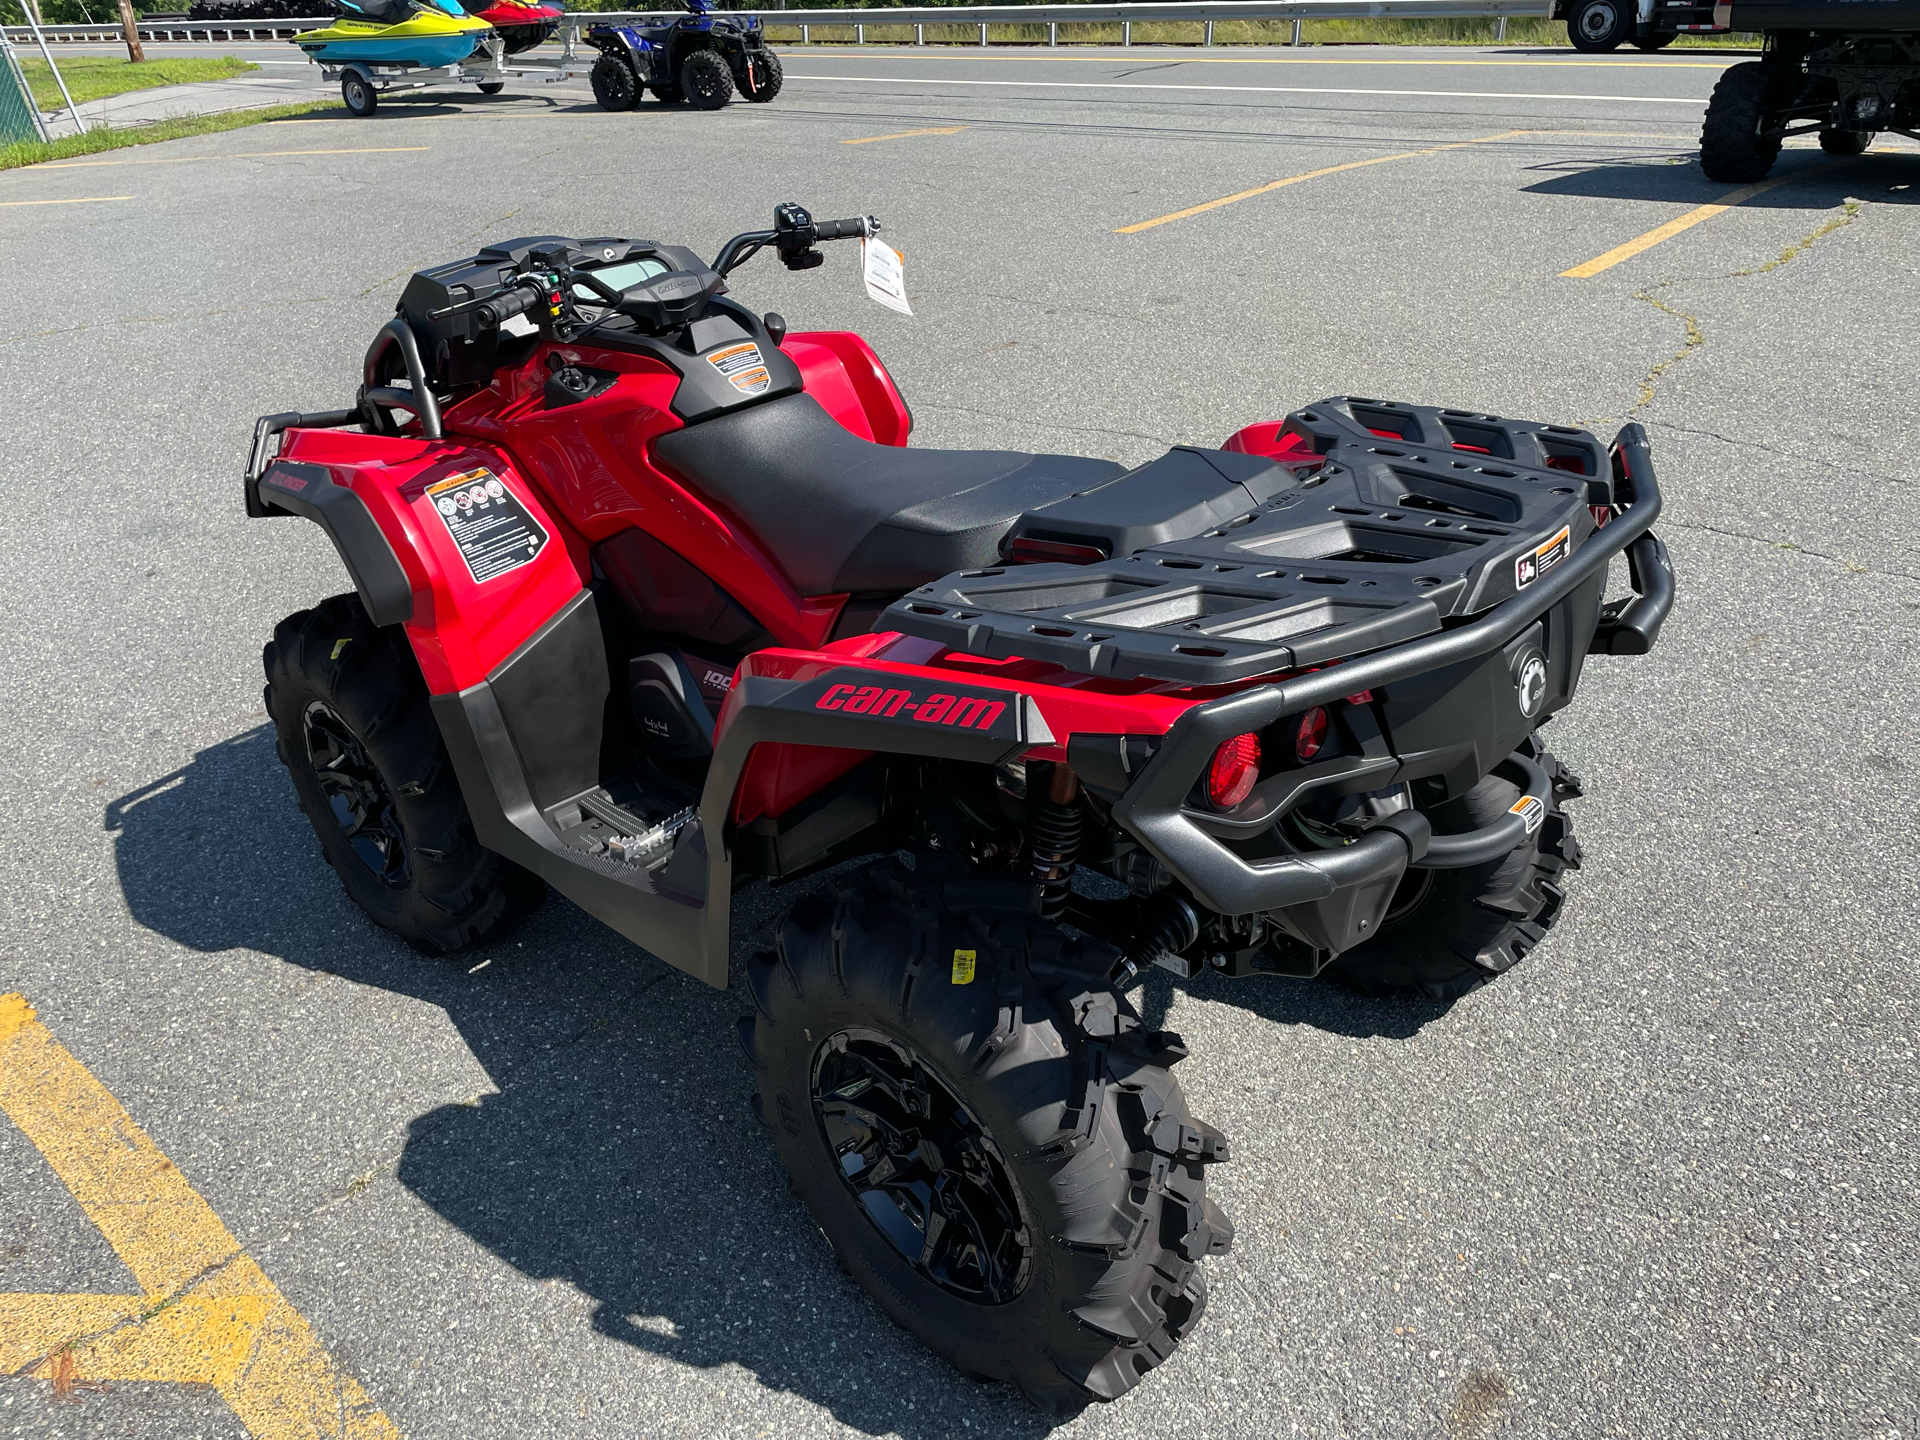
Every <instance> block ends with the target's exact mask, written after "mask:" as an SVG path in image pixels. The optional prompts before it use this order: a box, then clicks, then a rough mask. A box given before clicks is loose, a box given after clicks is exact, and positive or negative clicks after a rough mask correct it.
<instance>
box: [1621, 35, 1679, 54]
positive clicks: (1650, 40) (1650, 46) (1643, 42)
mask: <svg viewBox="0 0 1920 1440" xmlns="http://www.w3.org/2000/svg"><path fill="white" fill-rule="evenodd" d="M1679 38H1680V37H1679V35H1678V33H1677V32H1675V31H1672V30H1668V31H1664V32H1657V33H1655V34H1652V35H1642V36H1641V37H1640V38H1639V39H1637V40H1635V41H1634V42H1633V48H1634V49H1636V50H1638V51H1640V52H1641V53H1643V54H1646V55H1651V54H1653V53H1654V52H1655V51H1656V50H1664V49H1666V48H1667V46H1669V45H1671V44H1672V43H1673V42H1674V41H1675V40H1677V39H1679Z"/></svg>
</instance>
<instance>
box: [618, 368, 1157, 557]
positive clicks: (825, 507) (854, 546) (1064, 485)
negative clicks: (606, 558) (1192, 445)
mask: <svg viewBox="0 0 1920 1440" xmlns="http://www.w3.org/2000/svg"><path fill="white" fill-rule="evenodd" d="M654 450H655V452H656V453H657V454H658V455H659V457H660V459H661V460H662V461H664V462H665V463H666V464H667V465H668V466H669V467H671V468H672V469H673V471H674V472H675V473H677V474H678V475H679V476H680V477H681V478H682V479H684V480H686V481H688V482H689V483H690V484H692V485H693V486H694V487H695V488H696V489H698V490H699V491H700V492H701V493H702V494H704V495H706V496H707V497H708V498H709V499H711V500H715V501H718V502H719V503H720V504H722V505H724V506H726V508H727V509H729V510H731V511H732V512H733V513H734V515H735V516H737V517H738V518H739V519H740V520H741V521H742V522H743V523H744V524H745V525H746V526H747V528H748V529H750V530H751V531H753V533H754V535H755V536H757V537H758V538H759V540H760V543H761V544H762V545H764V546H765V547H766V550H767V552H768V553H769V554H770V555H772V556H773V558H774V560H775V562H776V563H777V564H778V565H779V566H780V569H781V570H782V572H784V573H785V575H786V577H787V579H788V581H789V582H791V584H792V585H793V588H794V589H796V590H798V591H799V592H800V593H801V594H802V595H837V594H872V593H874V592H876V591H884V592H890V593H895V594H897V593H899V592H901V591H905V590H911V589H912V588H913V587H915V586H916V585H924V584H925V583H926V582H927V581H929V580H935V579H938V578H939V577H940V576H942V575H948V574H951V573H952V572H953V571H955V570H974V569H979V568H980V567H981V566H984V565H992V564H995V563H996V562H997V561H998V560H999V558H1000V541H1001V539H1002V537H1004V536H1005V535H1006V533H1007V531H1008V530H1009V529H1010V528H1012V525H1013V522H1014V521H1015V520H1017V519H1019V518H1020V515H1021V513H1022V512H1023V511H1027V510H1032V509H1036V508H1037V507H1039V506H1042V505H1047V504H1051V503H1052V502H1053V501H1056V500H1063V499H1065V498H1066V497H1067V496H1069V495H1072V494H1074V493H1075V492H1077V491H1080V490H1085V489H1087V488H1088V487H1089V486H1093V485H1098V484H1101V483H1102V482H1104V481H1107V480H1111V479H1112V478H1113V477H1114V476H1116V475H1118V474H1120V473H1121V467H1120V466H1119V465H1117V464H1115V463H1114V462H1112V461H1110V460H1088V459H1083V458H1081V457H1079V456H1075V455H1022V454H1019V453H1017V452H1015V451H1012V450H905V449H901V448H900V447H898V446H894V445H876V444H874V443H873V442H872V441H871V440H862V439H860V438H859V437H858V436H857V435H853V434H850V433H849V432H848V431H847V430H846V428H845V427H844V426H842V425H841V424H840V423H839V422H838V421H837V420H835V419H834V418H833V417H832V416H831V415H829V414H828V413H827V412H826V411H825V410H824V409H823V408H822V407H821V405H820V402H819V401H817V400H815V399H814V398H813V397H812V396H811V395H786V396H782V397H781V398H780V399H778V400H769V401H767V402H766V403H765V404H761V405H755V406H753V407H751V408H749V409H746V410H738V411H735V412H734V413H733V414H731V415H722V416H718V417H716V418H715V419H712V420H707V421H703V422H702V423H700V424H698V425H690V426H688V427H687V428H686V429H685V430H676V431H674V432H673V433H672V434H668V435H663V436H661V437H660V438H659V439H658V440H656V441H655V442H654Z"/></svg>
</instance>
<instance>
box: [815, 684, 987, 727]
mask: <svg viewBox="0 0 1920 1440" xmlns="http://www.w3.org/2000/svg"><path fill="white" fill-rule="evenodd" d="M813 708H814V709H816V710H838V711H841V712H842V713H843V714H847V715H871V716H873V717H874V718H875V719H881V720H891V719H893V718H894V717H895V716H898V715H905V716H907V717H909V718H911V719H914V720H918V721H919V722H920V723H921V724H922V725H953V726H957V727H959V728H960V729H962V730H967V729H973V730H991V729H992V728H993V722H994V721H996V720H998V719H999V718H1000V717H1001V715H1003V714H1005V713H1006V709H1007V702H1006V701H1004V700H993V699H989V698H988V697H986V696H984V695H957V694H954V693H952V692H950V691H943V690H936V691H934V692H933V693H931V694H929V695H927V696H926V697H925V698H921V697H920V696H917V695H915V694H914V693H913V691H911V690H907V689H902V688H900V687H898V686H880V685H829V686H828V687H827V689H826V691H825V692H824V693H823V694H822V695H821V696H820V698H819V699H818V700H816V701H814V702H813Z"/></svg>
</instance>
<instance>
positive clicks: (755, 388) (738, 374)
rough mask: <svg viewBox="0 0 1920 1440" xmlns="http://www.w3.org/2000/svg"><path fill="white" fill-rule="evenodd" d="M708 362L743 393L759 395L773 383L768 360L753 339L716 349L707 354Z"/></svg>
mask: <svg viewBox="0 0 1920 1440" xmlns="http://www.w3.org/2000/svg"><path fill="white" fill-rule="evenodd" d="M707 363H708V364H709V365H711V366H713V368H714V369H716V370H718V371H719V372H720V373H721V374H722V375H724V376H726V377H727V381H728V383H729V384H731V385H732V386H733V388H734V389H736V390H738V391H739V392H740V393H741V394H742V395H758V394H760V393H762V392H763V391H765V390H766V389H767V387H768V386H770V385H772V384H773V376H772V375H771V374H769V373H768V371H767V362H766V361H765V360H764V359H762V358H761V356H760V347H759V346H758V345H755V344H754V343H753V342H752V341H748V342H747V343H746V344H744V345H729V346H727V348H726V349H724V350H716V351H714V352H713V353H712V354H711V355H709V356H707Z"/></svg>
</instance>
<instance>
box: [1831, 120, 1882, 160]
mask: <svg viewBox="0 0 1920 1440" xmlns="http://www.w3.org/2000/svg"><path fill="white" fill-rule="evenodd" d="M1871 144H1873V132H1872V131H1870V130H1835V129H1833V128H1832V127H1831V126H1829V127H1828V128H1827V129H1824V130H1822V131H1821V132H1820V148H1821V149H1822V150H1824V151H1826V152H1827V154H1829V155H1864V154H1866V153H1867V147H1868V146H1869V145H1871Z"/></svg>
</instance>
